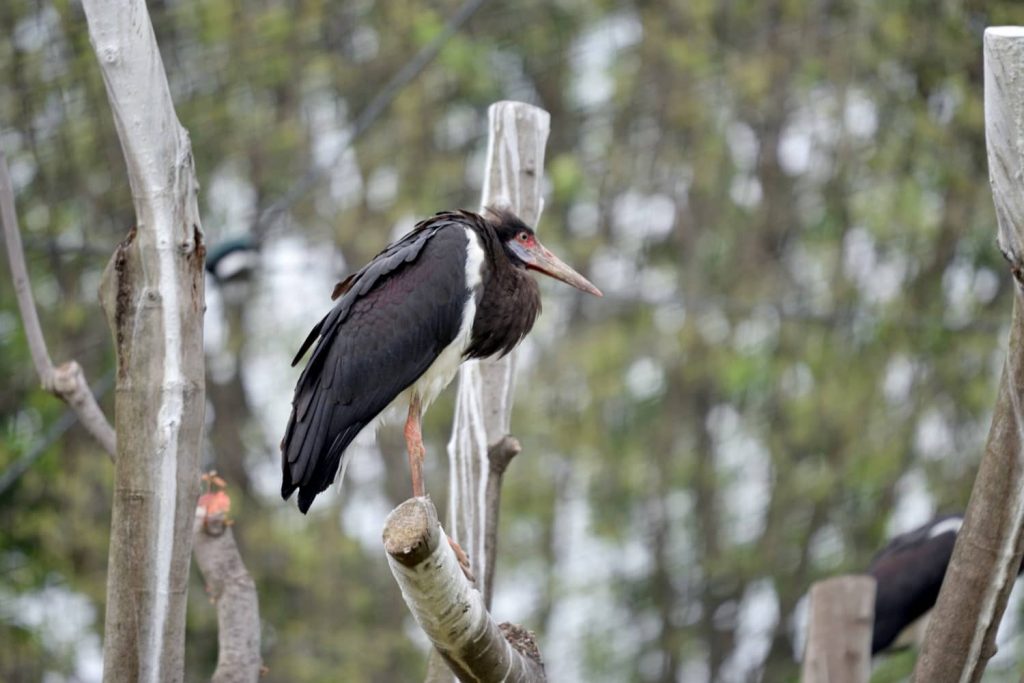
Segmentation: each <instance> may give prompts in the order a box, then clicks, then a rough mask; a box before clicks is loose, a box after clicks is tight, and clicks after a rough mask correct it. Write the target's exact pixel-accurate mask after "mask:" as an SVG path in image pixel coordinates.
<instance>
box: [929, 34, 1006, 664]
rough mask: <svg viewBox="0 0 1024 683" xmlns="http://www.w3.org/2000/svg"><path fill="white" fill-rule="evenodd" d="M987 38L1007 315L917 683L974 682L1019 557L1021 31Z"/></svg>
mask: <svg viewBox="0 0 1024 683" xmlns="http://www.w3.org/2000/svg"><path fill="white" fill-rule="evenodd" d="M984 42H985V46H984V56H985V138H986V142H987V145H988V166H989V180H990V183H991V185H992V199H993V201H994V202H995V208H996V218H997V219H998V240H999V248H1000V250H1002V252H1003V255H1004V256H1005V257H1006V259H1007V261H1008V262H1009V264H1010V272H1011V274H1012V276H1013V278H1014V302H1013V318H1012V323H1011V328H1010V342H1009V350H1008V353H1007V356H1006V362H1005V364H1004V366H1003V374H1002V378H1001V380H1000V383H999V393H998V395H997V397H996V404H995V407H994V409H993V413H992V425H991V427H990V428H989V433H988V442H987V443H986V446H985V455H984V457H983V458H982V461H981V465H980V467H979V469H978V476H977V478H976V479H975V480H974V488H973V489H972V491H971V500H970V503H969V505H968V507H967V512H966V514H965V515H964V523H963V526H962V527H961V529H960V532H959V533H958V534H957V541H956V546H955V547H954V549H953V557H952V558H951V560H950V563H949V569H947V571H946V579H945V581H944V582H943V584H942V591H941V592H940V593H939V598H938V601H937V602H936V604H935V610H934V611H933V612H932V617H931V619H930V620H929V622H928V628H927V630H926V631H925V639H924V644H923V645H922V648H921V654H920V656H919V657H918V661H917V667H916V668H915V670H914V680H916V681H919V682H920V683H926V682H927V683H933V682H935V683H942V682H943V681H962V682H967V681H979V680H981V677H982V674H983V673H984V672H985V666H986V664H987V663H988V660H989V659H990V658H991V657H992V655H993V654H995V651H996V645H995V638H996V632H997V631H998V629H999V622H1000V620H1001V619H1002V616H1003V611H1004V610H1005V609H1006V601H1007V599H1008V597H1009V595H1010V589H1011V588H1012V587H1013V582H1014V579H1015V578H1016V576H1017V569H1018V568H1019V567H1020V563H1021V555H1022V551H1024V548H1022V547H1021V529H1022V526H1024V439H1022V430H1024V410H1022V407H1024V398H1022V396H1021V388H1022V387H1024V308H1022V304H1024V301H1022V286H1024V284H1022V283H1024V182H1022V178H1024V28H1021V27H999V28H989V29H987V30H986V31H985V39H984Z"/></svg>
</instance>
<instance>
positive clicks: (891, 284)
mask: <svg viewBox="0 0 1024 683" xmlns="http://www.w3.org/2000/svg"><path fill="white" fill-rule="evenodd" d="M908 270H909V264H908V262H907V258H906V256H904V255H903V254H902V253H901V252H898V251H891V252H890V253H889V254H887V255H885V256H884V257H883V256H882V255H881V254H880V253H879V250H878V248H877V246H876V243H875V238H874V237H873V236H872V235H871V233H870V232H869V231H868V230H866V229H865V228H863V227H856V228H852V229H851V230H849V231H848V232H847V233H846V236H845V238H844V239H843V274H844V275H846V278H847V279H848V280H850V281H851V282H853V283H854V284H856V285H857V288H858V289H859V290H860V291H861V293H862V294H863V296H864V298H865V299H866V300H867V301H868V302H870V303H874V304H885V303H887V302H889V301H891V300H892V299H893V298H894V297H895V296H896V295H897V294H899V293H900V290H901V288H902V286H903V281H904V279H905V278H906V276H907V272H908Z"/></svg>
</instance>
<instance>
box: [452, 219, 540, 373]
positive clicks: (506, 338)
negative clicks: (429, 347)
mask: <svg viewBox="0 0 1024 683" xmlns="http://www.w3.org/2000/svg"><path fill="white" fill-rule="evenodd" d="M474 232H476V234H477V236H478V237H479V239H480V244H481V246H482V247H483V249H484V254H485V257H484V263H483V279H482V285H481V291H480V293H479V294H478V296H477V300H476V315H475V317H474V318H473V337H472V341H471V342H470V346H469V348H468V349H467V350H466V354H465V355H466V357H467V358H486V357H488V356H495V355H498V356H503V355H505V354H507V353H508V352H509V351H511V350H512V349H514V348H515V347H516V345H517V344H518V343H519V342H520V341H522V339H523V337H525V336H526V335H527V334H528V333H529V332H530V330H531V329H532V328H533V323H534V321H535V320H536V319H537V316H538V315H539V314H540V310H541V303H540V288H539V287H538V286H537V281H536V280H534V279H533V277H532V276H531V275H530V274H529V273H527V272H526V269H525V268H523V267H522V266H520V265H516V264H514V263H513V262H512V261H511V260H510V258H509V255H508V254H507V253H506V251H505V248H504V247H503V246H502V245H501V242H500V241H499V240H498V237H497V235H496V234H495V233H494V230H493V228H492V227H491V226H490V225H489V224H487V225H482V226H479V227H475V229H474Z"/></svg>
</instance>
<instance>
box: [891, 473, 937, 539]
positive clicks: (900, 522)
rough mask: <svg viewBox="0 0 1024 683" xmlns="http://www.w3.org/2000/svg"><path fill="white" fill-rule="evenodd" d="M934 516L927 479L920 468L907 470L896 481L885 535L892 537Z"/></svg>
mask: <svg viewBox="0 0 1024 683" xmlns="http://www.w3.org/2000/svg"><path fill="white" fill-rule="evenodd" d="M933 516H935V501H934V500H932V496H931V494H930V493H929V492H928V480H927V478H925V475H924V472H922V471H921V469H920V468H917V467H915V468H914V469H911V470H908V471H907V472H905V473H904V474H903V476H901V477H900V479H899V481H898V482H896V504H895V506H894V507H893V511H892V515H890V516H889V523H888V524H887V525H886V537H887V538H892V537H893V536H896V535H897V534H902V533H905V532H907V531H910V530H911V529H915V528H917V527H919V526H921V525H922V524H924V523H925V522H927V521H928V520H929V519H931V518H932V517H933Z"/></svg>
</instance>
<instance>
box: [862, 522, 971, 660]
mask: <svg viewBox="0 0 1024 683" xmlns="http://www.w3.org/2000/svg"><path fill="white" fill-rule="evenodd" d="M954 517H959V515H947V516H944V517H939V518H937V519H934V520H932V521H931V522H929V523H928V524H926V525H924V526H923V527H921V528H919V529H915V530H913V531H910V532H907V533H905V534H901V535H899V536H897V537H895V538H893V539H892V541H890V542H889V544H888V545H887V546H886V547H884V548H882V550H880V551H879V552H878V554H877V555H876V556H875V558H874V559H873V560H872V561H871V566H870V567H868V573H869V574H871V575H872V576H874V577H875V580H876V582H877V584H876V590H875V626H874V631H873V633H872V639H871V654H877V653H879V652H881V651H882V650H885V649H887V648H888V647H889V646H891V645H892V644H893V642H894V641H895V640H896V639H897V637H898V636H899V634H900V633H901V632H902V631H903V629H905V628H906V627H908V626H910V625H911V624H913V623H914V622H915V621H917V620H918V618H920V617H921V615H923V614H924V613H925V612H927V611H928V610H930V609H931V608H932V607H933V606H934V605H935V601H936V599H937V598H938V597H939V589H940V588H942V580H943V578H945V576H946V567H948V566H949V560H950V557H952V555H953V545H954V544H955V543H956V532H955V531H953V530H950V531H947V532H944V533H941V534H938V535H936V536H933V537H931V538H929V534H930V533H931V530H932V529H933V528H934V527H935V525H936V524H939V523H941V522H944V521H946V520H948V519H952V518H954Z"/></svg>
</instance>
